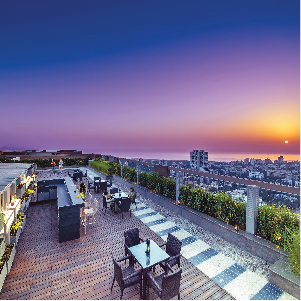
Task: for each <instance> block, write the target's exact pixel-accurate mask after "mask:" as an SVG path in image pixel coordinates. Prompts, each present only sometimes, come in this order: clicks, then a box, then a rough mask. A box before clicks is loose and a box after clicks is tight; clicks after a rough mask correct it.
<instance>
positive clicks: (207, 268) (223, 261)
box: [196, 253, 235, 278]
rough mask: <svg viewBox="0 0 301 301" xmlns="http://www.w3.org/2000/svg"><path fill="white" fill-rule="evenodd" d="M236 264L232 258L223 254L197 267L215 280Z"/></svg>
mask: <svg viewBox="0 0 301 301" xmlns="http://www.w3.org/2000/svg"><path fill="white" fill-rule="evenodd" d="M234 263H235V261H234V260H232V259H231V258H229V257H227V256H225V255H224V254H222V253H218V254H217V255H215V256H212V257H210V258H209V259H208V260H206V261H203V262H201V263H200V264H198V265H197V266H196V267H197V268H198V269H199V270H201V271H202V272H203V273H204V274H206V275H207V276H208V277H210V278H213V277H214V276H216V275H218V274H220V273H221V272H222V271H224V270H226V269H227V268H229V267H230V266H231V265H233V264H234Z"/></svg>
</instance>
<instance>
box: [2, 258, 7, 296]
mask: <svg viewBox="0 0 301 301" xmlns="http://www.w3.org/2000/svg"><path fill="white" fill-rule="evenodd" d="M6 275H7V267H6V263H5V262H4V261H0V291H1V290H2V286H3V283H4V280H5V278H6Z"/></svg>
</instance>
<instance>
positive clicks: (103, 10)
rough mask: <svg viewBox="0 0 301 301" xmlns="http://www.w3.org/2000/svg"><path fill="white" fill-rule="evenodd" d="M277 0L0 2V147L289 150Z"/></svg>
mask: <svg viewBox="0 0 301 301" xmlns="http://www.w3.org/2000/svg"><path fill="white" fill-rule="evenodd" d="M286 2H287V1H252V3H251V2H250V1H248V3H246V2H243V3H242V1H227V2H225V1H215V0H213V1H194V2H192V1H164V2H161V1H151V2H144V1H142V2H141V1H127V2H126V3H125V2H124V1H87V2H82V1H64V2H63V4H62V3H61V1H42V2H41V1H30V0H29V1H26V4H25V3H24V2H23V1H13V2H12V1H1V4H0V28H1V29H0V38H1V41H2V42H1V44H2V45H3V47H0V104H1V109H0V112H1V118H0V149H1V148H2V147H8V148H22V149H79V150H83V151H85V152H98V153H102V154H111V155H120V156H125V157H131V156H135V157H136V156H140V157H146V156H148V157H151V154H153V155H154V156H155V154H156V155H157V154H160V153H161V154H162V157H163V154H170V156H172V154H174V156H175V154H177V153H187V155H189V152H190V151H191V150H192V149H205V150H207V151H208V152H209V154H214V153H218V154H223V153H271V154H299V153H300V46H299V45H300V32H299V28H300V25H299V24H300V23H299V20H300V16H299V12H300V8H299V1H294V0H293V1H289V3H286ZM285 140H288V141H289V143H288V144H285V143H284V141H285ZM166 156H168V155H165V157H166Z"/></svg>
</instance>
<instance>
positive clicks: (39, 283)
mask: <svg viewBox="0 0 301 301" xmlns="http://www.w3.org/2000/svg"><path fill="white" fill-rule="evenodd" d="M69 173H70V174H72V173H71V172H70V170H69ZM51 177H68V170H63V175H62V176H61V175H57V176H55V175H52V174H51V171H50V170H49V171H39V173H38V180H41V179H48V178H51ZM93 180H94V179H93ZM99 180H100V181H101V179H99ZM82 181H83V182H84V183H85V185H86V187H88V183H89V181H91V179H88V178H85V177H83V178H82ZM74 184H75V185H79V183H78V181H77V183H74ZM116 188H117V187H115V186H114V183H112V188H111V189H110V192H108V194H104V193H103V194H101V193H99V192H97V189H96V191H93V190H90V192H88V191H87V193H86V198H85V207H84V208H82V218H81V221H82V225H81V229H80V238H78V239H74V240H70V241H66V242H62V243H59V236H58V218H57V204H56V202H53V201H44V202H36V203H31V205H30V206H29V208H28V211H27V222H26V228H25V229H24V232H23V235H22V236H21V237H20V239H19V243H18V248H17V250H16V255H15V259H14V262H13V266H12V269H11V272H10V273H9V274H8V275H7V278H6V280H5V282H4V285H3V288H2V292H1V294H0V299H120V298H122V299H126V300H127V299H141V298H143V299H145V298H148V299H160V298H161V299H170V298H181V299H195V298H197V299H227V300H229V299H234V298H233V297H232V296H231V295H230V294H229V293H227V292H226V291H225V290H224V289H222V288H221V287H220V286H219V285H218V284H216V283H215V282H214V281H213V280H211V279H210V278H209V277H208V276H206V275H205V274H203V273H202V272H201V271H200V270H199V269H197V268H196V267H195V266H194V265H193V264H192V263H190V262H189V261H188V260H186V259H185V257H182V256H181V255H180V250H181V241H180V240H179V239H177V238H176V237H172V234H169V235H168V239H167V242H165V241H164V240H163V239H162V238H161V237H160V236H159V235H157V234H156V233H155V232H154V231H152V230H151V229H150V228H149V227H148V226H147V225H146V224H144V223H143V222H141V220H139V219H138V218H136V217H135V216H134V215H133V214H131V210H133V211H134V210H136V209H135V206H134V207H132V208H130V205H131V199H130V198H129V196H128V191H127V190H126V189H124V191H120V188H117V189H119V191H117V192H116ZM112 189H113V190H112ZM104 191H106V189H105V190H103V192H104ZM100 192H101V191H100ZM101 199H102V200H103V202H101ZM105 200H110V201H111V202H108V203H107V202H106V204H109V203H112V204H113V207H112V210H110V209H109V208H110V206H106V207H107V208H105V206H104V205H105ZM125 200H126V201H128V203H129V209H128V210H125V211H129V214H128V216H127V217H128V218H124V216H123V213H124V211H123V209H124V208H123V204H125V203H126V202H124V201H125ZM115 204H117V206H115ZM126 204H127V203H126ZM132 206H133V205H132ZM115 208H117V210H121V213H122V214H121V215H120V214H116V213H115V212H116V211H115ZM117 212H118V211H117ZM165 244H166V246H165Z"/></svg>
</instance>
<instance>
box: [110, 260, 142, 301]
mask: <svg viewBox="0 0 301 301" xmlns="http://www.w3.org/2000/svg"><path fill="white" fill-rule="evenodd" d="M112 258H113V264H114V279H113V283H112V287H111V291H112V289H113V286H114V282H115V280H116V281H117V283H118V285H119V287H120V289H121V295H120V299H122V295H123V291H124V289H125V288H127V287H130V286H133V285H135V284H137V283H139V284H140V298H142V270H139V271H135V269H134V267H133V266H132V265H129V266H128V267H125V268H124V269H122V268H121V265H120V264H119V262H121V261H126V259H130V256H127V257H124V258H121V259H119V260H116V259H114V257H113V256H112Z"/></svg>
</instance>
